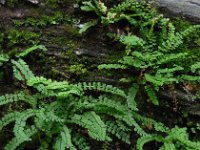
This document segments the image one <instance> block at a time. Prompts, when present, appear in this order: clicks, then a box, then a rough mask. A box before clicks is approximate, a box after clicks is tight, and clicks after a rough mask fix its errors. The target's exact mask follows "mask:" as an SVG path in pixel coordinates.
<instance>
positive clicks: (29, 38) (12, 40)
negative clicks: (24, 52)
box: [7, 29, 40, 47]
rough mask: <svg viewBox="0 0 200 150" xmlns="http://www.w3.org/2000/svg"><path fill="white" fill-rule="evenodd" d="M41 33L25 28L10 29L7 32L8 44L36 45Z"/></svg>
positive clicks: (10, 45)
mask: <svg viewBox="0 0 200 150" xmlns="http://www.w3.org/2000/svg"><path fill="white" fill-rule="evenodd" d="M39 37H40V34H38V33H35V32H30V31H25V30H16V29H10V30H9V31H8V33H7V39H8V43H7V44H8V46H9V47H13V46H16V45H34V44H38V43H39Z"/></svg>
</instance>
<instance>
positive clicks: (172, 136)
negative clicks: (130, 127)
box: [137, 127, 200, 150]
mask: <svg viewBox="0 0 200 150" xmlns="http://www.w3.org/2000/svg"><path fill="white" fill-rule="evenodd" d="M186 130H187V129H186V128H178V127H174V128H173V129H171V130H170V131H169V132H168V133H167V136H166V137H162V136H160V135H148V136H146V137H145V136H144V137H141V138H139V139H138V141H137V149H138V150H143V146H144V145H145V144H146V143H148V142H150V141H157V142H162V143H163V145H162V146H161V147H160V150H178V149H193V150H199V149H200V145H199V144H200V143H199V142H192V141H190V140H189V136H188V133H187V132H186Z"/></svg>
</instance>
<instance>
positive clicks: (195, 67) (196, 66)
mask: <svg viewBox="0 0 200 150" xmlns="http://www.w3.org/2000/svg"><path fill="white" fill-rule="evenodd" d="M197 70H200V62H197V63H195V64H193V65H192V66H191V71H192V73H195V72H196V71H197Z"/></svg>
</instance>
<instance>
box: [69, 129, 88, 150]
mask: <svg viewBox="0 0 200 150" xmlns="http://www.w3.org/2000/svg"><path fill="white" fill-rule="evenodd" d="M72 142H73V143H74V144H75V145H76V146H77V147H78V149H80V150H90V149H91V148H90V145H89V143H88V142H87V141H86V139H85V138H84V137H83V136H81V135H80V134H79V133H73V136H72Z"/></svg>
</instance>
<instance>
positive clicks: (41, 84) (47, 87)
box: [27, 77, 82, 97]
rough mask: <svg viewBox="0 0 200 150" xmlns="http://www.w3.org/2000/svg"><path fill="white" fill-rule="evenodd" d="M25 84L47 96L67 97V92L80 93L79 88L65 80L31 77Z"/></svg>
mask: <svg viewBox="0 0 200 150" xmlns="http://www.w3.org/2000/svg"><path fill="white" fill-rule="evenodd" d="M27 84H28V85H29V86H33V87H34V88H36V89H37V90H38V91H39V92H41V93H43V94H45V95H49V96H53V95H54V96H57V97H67V96H68V95H69V94H75V95H81V94H82V91H81V88H79V87H78V86H76V85H72V84H69V83H68V82H67V81H62V82H58V81H52V80H51V79H46V78H44V77H33V78H31V79H29V80H28V81H27Z"/></svg>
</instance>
